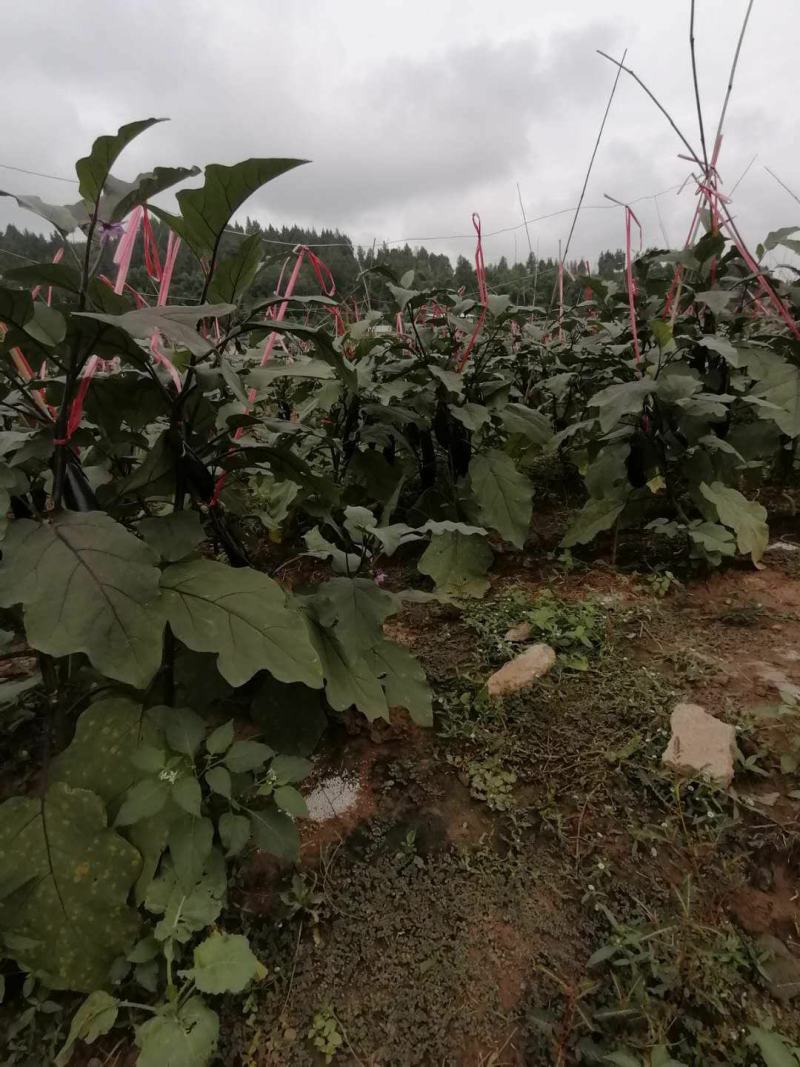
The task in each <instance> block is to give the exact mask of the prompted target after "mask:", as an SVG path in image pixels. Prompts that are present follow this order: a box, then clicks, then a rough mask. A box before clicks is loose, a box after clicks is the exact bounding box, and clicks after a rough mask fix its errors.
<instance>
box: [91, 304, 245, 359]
mask: <svg viewBox="0 0 800 1067" xmlns="http://www.w3.org/2000/svg"><path fill="white" fill-rule="evenodd" d="M235 310H236V308H235V306H234V305H233V304H190V305H188V306H186V307H183V306H181V305H178V304H175V305H169V304H168V305H166V306H165V307H143V308H137V309H136V310H135V311H126V312H125V314H124V315H104V314H100V313H98V312H89V311H87V312H82V313H78V312H76V313H75V314H76V316H78V317H80V318H86V319H94V320H95V321H96V322H104V323H106V325H108V326H112V327H115V328H117V329H121V330H124V331H125V332H126V333H128V334H130V335H131V337H139V338H144V337H151V336H152V334H153V331H154V330H158V331H159V332H160V333H163V334H164V336H165V337H166V338H168V340H170V341H171V342H172V344H173V345H176V346H177V347H181V348H187V349H188V350H189V351H190V352H191V353H192V355H193V356H204V355H205V354H206V353H207V352H209V351H210V350H211V349H212V348H213V347H214V344H215V343H216V342H215V341H211V340H209V339H208V338H207V337H203V335H202V334H200V333H198V332H197V330H196V329H195V326H196V325H197V323H198V322H199V321H200V320H201V319H219V318H222V317H223V316H224V315H230V313H231V312H232V311H235Z"/></svg>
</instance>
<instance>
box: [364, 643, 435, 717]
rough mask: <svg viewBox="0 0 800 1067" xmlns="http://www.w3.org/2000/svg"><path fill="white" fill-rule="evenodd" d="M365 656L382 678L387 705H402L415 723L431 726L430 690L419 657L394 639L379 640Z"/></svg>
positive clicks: (431, 706)
mask: <svg viewBox="0 0 800 1067" xmlns="http://www.w3.org/2000/svg"><path fill="white" fill-rule="evenodd" d="M367 660H368V661H371V664H372V668H373V670H374V671H375V673H376V674H377V675H378V676H379V677H380V678H381V681H382V682H383V687H384V690H385V692H386V700H387V702H388V704H389V707H395V706H396V707H400V708H405V709H406V711H408V713H409V714H410V715H411V718H412V719H413V720H414V722H415V723H416V724H417V725H418V726H432V725H433V694H432V693H431V690H430V686H429V685H428V680H427V678H426V677H425V671H424V670H423V669H422V664H421V663H420V662H419V660H418V659H416V657H415V656H413V655H412V654H411V653H410V652H409V650H408V649H407V648H403V646H402V645H398V644H395V642H394V641H381V642H380V644H378V645H376V646H375V647H374V648H372V649H371V650H370V652H369V654H368V655H367Z"/></svg>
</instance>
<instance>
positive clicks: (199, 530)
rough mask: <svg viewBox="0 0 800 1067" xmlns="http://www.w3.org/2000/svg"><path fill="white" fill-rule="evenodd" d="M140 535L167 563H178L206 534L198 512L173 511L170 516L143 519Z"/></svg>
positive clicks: (140, 525) (139, 527) (140, 524)
mask: <svg viewBox="0 0 800 1067" xmlns="http://www.w3.org/2000/svg"><path fill="white" fill-rule="evenodd" d="M138 529H139V533H140V534H141V535H142V537H143V538H144V539H145V541H146V542H147V543H148V545H150V547H151V548H152V549H153V550H154V551H155V552H157V553H158V554H159V556H160V557H161V559H163V560H165V561H166V562H167V563H177V561H178V560H179V559H183V558H184V556H188V555H189V553H190V552H192V551H193V550H194V549H195V548H197V546H198V545H199V544H200V542H201V541H202V540H203V538H204V536H205V534H204V532H203V527H202V524H201V522H200V515H199V514H198V513H197V512H196V511H173V512H172V513H171V514H170V515H156V516H152V517H150V518H147V519H142V521H141V522H140V523H139V526H138Z"/></svg>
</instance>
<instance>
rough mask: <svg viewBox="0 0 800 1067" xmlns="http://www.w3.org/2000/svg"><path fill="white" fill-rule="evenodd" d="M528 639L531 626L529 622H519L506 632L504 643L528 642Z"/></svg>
mask: <svg viewBox="0 0 800 1067" xmlns="http://www.w3.org/2000/svg"><path fill="white" fill-rule="evenodd" d="M530 638H531V624H530V623H529V622H519V623H517V625H516V626H512V627H511V629H510V630H506V636H505V639H506V641H530Z"/></svg>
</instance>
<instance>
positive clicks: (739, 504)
mask: <svg viewBox="0 0 800 1067" xmlns="http://www.w3.org/2000/svg"><path fill="white" fill-rule="evenodd" d="M700 492H701V493H702V494H703V496H704V497H705V498H706V500H709V501H711V503H712V504H713V505H714V507H715V508H716V511H717V515H718V516H719V521H720V522H721V523H722V524H723V526H728V527H730V529H731V530H733V531H734V533H735V534H736V543H737V545H738V548H739V551H740V552H749V553H750V556H751V558H752V560H753V562H754V563H756V562H758V560H760V559H761V557H762V556H763V555H764V550H765V549H766V547H767V543H768V541H769V528H768V526H767V509H766V508H765V507H763V505H761V504H758V503H756V501H755V500H748V499H747V497H746V496H742V494H741V493H740V492H739V490H738V489H734V488H733V487H732V486H730V485H724V484H723V483H722V482H712V483H711V485H706V483H705V482H701V483H700Z"/></svg>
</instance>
